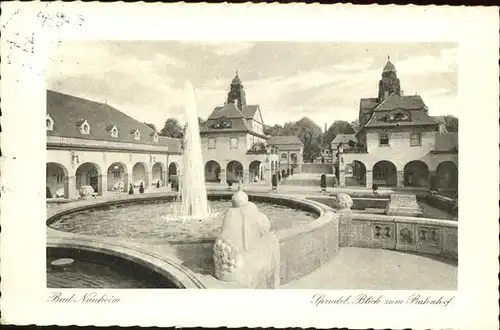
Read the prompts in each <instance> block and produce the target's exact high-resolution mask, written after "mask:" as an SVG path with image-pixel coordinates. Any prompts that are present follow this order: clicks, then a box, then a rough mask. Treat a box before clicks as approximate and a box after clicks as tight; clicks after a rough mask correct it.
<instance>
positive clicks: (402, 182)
mask: <svg viewBox="0 0 500 330" xmlns="http://www.w3.org/2000/svg"><path fill="white" fill-rule="evenodd" d="M396 176H397V181H396V182H397V186H398V187H403V186H404V185H405V174H404V171H397V172H396Z"/></svg>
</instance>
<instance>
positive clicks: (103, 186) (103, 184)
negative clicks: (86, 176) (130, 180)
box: [97, 174, 108, 196]
mask: <svg viewBox="0 0 500 330" xmlns="http://www.w3.org/2000/svg"><path fill="white" fill-rule="evenodd" d="M98 180H99V181H100V185H99V184H98V185H97V189H98V190H99V191H98V192H97V195H98V196H104V195H105V194H106V192H107V191H108V175H107V174H102V175H99V178H98Z"/></svg>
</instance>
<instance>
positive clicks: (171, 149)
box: [46, 90, 182, 199]
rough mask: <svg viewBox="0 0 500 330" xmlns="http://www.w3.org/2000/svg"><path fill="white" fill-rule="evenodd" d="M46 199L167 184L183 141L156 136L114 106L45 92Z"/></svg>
mask: <svg viewBox="0 0 500 330" xmlns="http://www.w3.org/2000/svg"><path fill="white" fill-rule="evenodd" d="M46 129H47V164H46V167H47V172H46V175H47V176H46V178H47V179H46V180H47V182H46V186H47V196H48V197H65V198H69V199H73V198H77V197H78V195H79V190H80V188H82V187H84V186H91V187H92V188H93V190H94V192H95V193H96V194H97V195H105V194H107V193H109V192H113V191H128V190H129V188H130V185H132V186H133V187H134V188H135V189H137V188H138V187H140V185H141V183H142V185H143V187H144V189H145V190H149V189H154V188H155V187H156V186H164V185H166V183H167V182H169V181H170V180H175V179H176V178H177V175H178V172H179V170H180V166H182V164H181V152H182V149H181V141H180V140H178V139H171V138H165V137H162V136H158V134H157V132H155V131H154V130H153V129H152V128H150V127H149V126H148V125H146V124H144V123H141V122H139V121H137V120H135V119H133V118H131V117H129V116H127V115H125V114H124V113H122V112H120V111H118V110H116V109H114V108H113V107H111V106H109V105H107V104H103V103H98V102H93V101H89V100H85V99H82V98H78V97H74V96H71V95H66V94H61V93H57V92H54V91H50V90H49V91H47V115H46Z"/></svg>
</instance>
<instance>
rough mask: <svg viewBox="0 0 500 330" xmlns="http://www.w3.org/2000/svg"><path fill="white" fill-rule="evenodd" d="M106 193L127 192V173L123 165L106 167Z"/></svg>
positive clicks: (115, 164) (116, 164) (117, 164)
mask: <svg viewBox="0 0 500 330" xmlns="http://www.w3.org/2000/svg"><path fill="white" fill-rule="evenodd" d="M107 189H108V191H127V190H128V172H127V166H126V165H125V164H123V163H113V164H111V165H110V166H109V167H108V187H107Z"/></svg>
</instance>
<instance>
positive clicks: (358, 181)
mask: <svg viewBox="0 0 500 330" xmlns="http://www.w3.org/2000/svg"><path fill="white" fill-rule="evenodd" d="M345 184H346V186H362V187H364V186H365V184H366V166H365V164H363V163H362V162H360V161H359V160H355V161H353V162H352V163H351V164H347V165H346V166H345Z"/></svg>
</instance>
